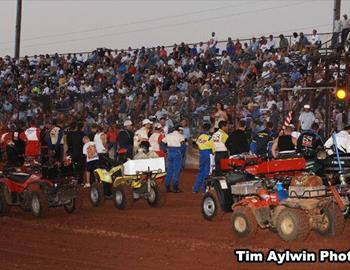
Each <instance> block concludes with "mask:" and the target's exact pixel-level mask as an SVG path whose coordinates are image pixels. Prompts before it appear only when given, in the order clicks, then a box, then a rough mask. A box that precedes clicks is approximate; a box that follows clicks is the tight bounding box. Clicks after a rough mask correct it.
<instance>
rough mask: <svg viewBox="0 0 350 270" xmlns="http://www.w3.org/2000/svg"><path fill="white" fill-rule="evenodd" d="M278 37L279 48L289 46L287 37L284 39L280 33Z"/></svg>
mask: <svg viewBox="0 0 350 270" xmlns="http://www.w3.org/2000/svg"><path fill="white" fill-rule="evenodd" d="M279 38H280V44H279V47H280V49H285V50H287V49H288V47H289V42H288V39H286V38H285V37H284V35H283V34H280V35H279Z"/></svg>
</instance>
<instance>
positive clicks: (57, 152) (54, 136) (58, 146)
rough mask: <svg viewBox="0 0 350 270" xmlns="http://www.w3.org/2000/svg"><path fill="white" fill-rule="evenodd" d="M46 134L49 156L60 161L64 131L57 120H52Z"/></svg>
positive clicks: (61, 159) (62, 152) (61, 158)
mask: <svg viewBox="0 0 350 270" xmlns="http://www.w3.org/2000/svg"><path fill="white" fill-rule="evenodd" d="M46 136H47V138H46V141H47V146H48V151H49V158H53V159H54V160H55V161H59V162H62V161H63V158H64V131H63V129H62V128H61V127H60V126H59V125H58V123H57V120H54V121H53V122H52V127H51V128H50V129H49V131H48V133H47V135H46Z"/></svg>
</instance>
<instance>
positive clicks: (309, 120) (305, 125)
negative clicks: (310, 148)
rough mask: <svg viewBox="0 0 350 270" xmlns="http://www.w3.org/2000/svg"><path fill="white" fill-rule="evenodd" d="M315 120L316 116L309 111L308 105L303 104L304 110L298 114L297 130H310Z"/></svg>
mask: <svg viewBox="0 0 350 270" xmlns="http://www.w3.org/2000/svg"><path fill="white" fill-rule="evenodd" d="M315 120H316V117H315V115H314V113H313V112H311V111H310V105H309V104H306V105H304V111H303V112H302V113H301V114H300V116H299V130H300V129H301V132H303V131H306V130H310V129H311V126H312V124H313V123H314V122H315Z"/></svg>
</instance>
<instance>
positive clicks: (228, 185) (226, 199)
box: [201, 155, 306, 221]
mask: <svg viewBox="0 0 350 270" xmlns="http://www.w3.org/2000/svg"><path fill="white" fill-rule="evenodd" d="M305 166H306V161H305V159H304V158H301V157H288V158H282V159H276V160H265V159H263V158H259V157H256V156H244V155H241V156H235V157H231V158H229V159H223V160H221V167H222V168H224V170H226V173H225V174H224V175H223V176H210V177H209V178H208V179H207V180H206V182H205V185H206V192H205V194H204V196H203V199H202V204H201V209H202V215H203V217H204V219H206V220H209V221H214V220H215V219H217V218H220V217H222V216H223V215H224V214H225V213H228V212H232V204H234V203H236V202H238V201H239V200H241V199H242V196H245V195H239V194H234V193H233V188H234V186H235V185H237V184H239V183H242V182H247V181H253V182H254V181H255V182H259V181H260V182H261V179H262V178H271V179H273V178H275V179H277V178H279V177H281V176H283V177H288V176H292V175H300V174H301V173H302V171H303V170H304V169H305Z"/></svg>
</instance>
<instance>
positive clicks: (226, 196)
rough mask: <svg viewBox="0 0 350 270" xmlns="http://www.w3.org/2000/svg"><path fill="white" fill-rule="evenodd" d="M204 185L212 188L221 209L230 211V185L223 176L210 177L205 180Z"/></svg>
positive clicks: (231, 201) (231, 200)
mask: <svg viewBox="0 0 350 270" xmlns="http://www.w3.org/2000/svg"><path fill="white" fill-rule="evenodd" d="M206 186H207V187H208V188H209V189H214V190H215V192H216V193H217V196H218V199H219V201H220V206H221V209H222V210H223V211H225V212H231V211H232V210H231V209H232V208H231V206H232V203H233V198H232V194H231V189H230V186H229V185H228V184H227V182H226V179H225V178H224V177H211V178H208V179H207V181H206Z"/></svg>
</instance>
